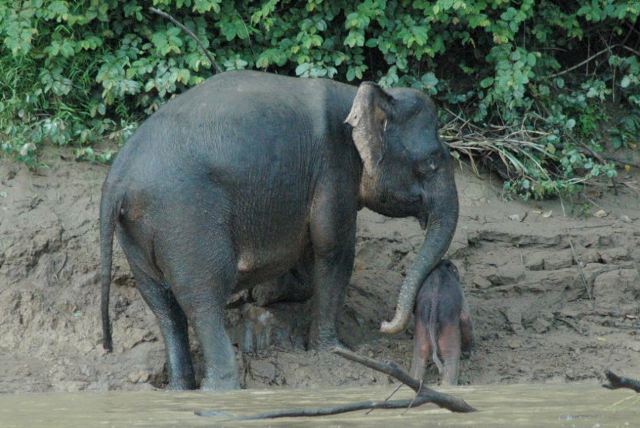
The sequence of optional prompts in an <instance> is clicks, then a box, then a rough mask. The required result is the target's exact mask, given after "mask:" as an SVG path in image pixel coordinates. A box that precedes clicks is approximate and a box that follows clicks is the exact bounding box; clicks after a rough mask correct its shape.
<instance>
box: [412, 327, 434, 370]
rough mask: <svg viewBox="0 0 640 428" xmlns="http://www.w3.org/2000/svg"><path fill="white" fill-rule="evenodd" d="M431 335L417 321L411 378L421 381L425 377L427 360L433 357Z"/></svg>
mask: <svg viewBox="0 0 640 428" xmlns="http://www.w3.org/2000/svg"><path fill="white" fill-rule="evenodd" d="M429 334H430V332H429V331H428V330H427V328H426V327H425V325H424V324H423V323H422V322H420V321H419V320H418V321H416V327H415V332H414V340H413V361H412V362H411V376H412V377H413V378H414V379H418V380H421V379H422V377H423V376H424V369H425V366H426V364H427V359H428V358H429V356H430V355H431V341H430V339H429Z"/></svg>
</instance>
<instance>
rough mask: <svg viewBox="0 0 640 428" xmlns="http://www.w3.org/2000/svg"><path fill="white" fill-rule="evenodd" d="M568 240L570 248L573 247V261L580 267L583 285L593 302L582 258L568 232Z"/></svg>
mask: <svg viewBox="0 0 640 428" xmlns="http://www.w3.org/2000/svg"><path fill="white" fill-rule="evenodd" d="M567 239H568V240H569V246H570V247H571V254H573V260H575V261H576V266H578V272H580V278H581V279H582V285H584V289H585V290H586V291H587V297H589V300H593V297H592V296H591V290H590V289H589V284H588V283H587V277H586V276H585V275H584V271H583V270H582V260H580V257H578V254H576V249H575V248H574V247H573V242H572V241H571V238H570V237H569V233H568V232H567Z"/></svg>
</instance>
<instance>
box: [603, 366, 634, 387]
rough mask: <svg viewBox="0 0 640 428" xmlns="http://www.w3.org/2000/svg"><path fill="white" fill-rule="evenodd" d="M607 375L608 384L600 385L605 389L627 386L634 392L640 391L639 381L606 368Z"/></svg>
mask: <svg viewBox="0 0 640 428" xmlns="http://www.w3.org/2000/svg"><path fill="white" fill-rule="evenodd" d="M605 375H606V376H607V380H608V381H609V383H608V384H604V385H602V386H603V387H605V388H607V389H620V388H628V389H632V390H634V391H635V392H640V381H639V380H635V379H630V378H628V377H622V376H618V375H617V374H615V373H614V372H612V371H611V370H607V371H606V372H605Z"/></svg>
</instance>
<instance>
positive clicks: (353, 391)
mask: <svg viewBox="0 0 640 428" xmlns="http://www.w3.org/2000/svg"><path fill="white" fill-rule="evenodd" d="M392 390H393V388H392V387H391V386H388V387H384V388H383V387H366V388H343V389H307V390H294V389H270V390H243V391H237V392H231V393H226V394H220V393H204V392H180V393H176V392H165V391H147V392H105V393H90V392H80V393H43V394H18V395H10V394H5V395H0V427H2V428H9V427H50V428H53V427H65V428H75V427H78V428H80V427H83V428H84V427H94V426H95V427H122V426H135V427H181V428H184V427H190V426H194V427H196V426H304V427H313V426H330V427H343V426H344V427H353V426H367V427H370V426H376V427H377V426H379V427H402V428H404V427H412V426H416V427H417V426H420V427H423V426H481V427H516V426H518V427H521V426H522V427H524V426H528V427H541V426H545V427H547V426H562V427H573V426H576V427H627V426H628V427H640V394H636V393H635V392H633V391H631V390H616V391H609V390H606V389H604V388H602V387H600V386H599V385H595V384H568V385H540V384H538V385H536V384H527V385H481V386H467V387H458V388H449V389H445V388H442V389H441V390H442V391H443V392H450V393H453V394H455V395H457V396H459V397H461V398H464V399H465V400H466V401H467V402H468V403H469V404H471V405H472V406H474V407H476V408H477V409H478V410H479V411H478V412H475V413H469V414H454V413H450V412H448V411H446V410H441V409H438V408H437V407H435V406H434V405H432V404H425V405H423V406H421V407H419V408H415V409H410V410H408V411H405V410H374V411H373V412H372V413H370V414H368V415H366V414H365V411H357V412H352V413H346V414H342V415H335V416H323V417H315V418H287V419H273V420H268V421H232V420H230V418H232V417H234V416H243V415H244V416H246V415H250V414H253V413H256V412H263V411H268V410H275V409H286V408H293V407H304V406H312V407H313V406H327V405H337V404H342V403H348V402H352V401H363V400H372V399H373V400H381V399H384V398H385V397H386V396H387V395H388V394H389V393H390V392H391V391H392ZM410 397H411V391H410V390H409V389H408V388H406V387H405V388H402V389H401V390H400V392H398V394H396V396H395V397H394V399H395V398H410ZM203 410H216V411H218V412H221V413H222V414H221V415H219V416H214V417H202V416H197V415H196V414H195V413H194V412H195V411H203Z"/></svg>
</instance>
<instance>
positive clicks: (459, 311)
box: [411, 260, 474, 385]
mask: <svg viewBox="0 0 640 428" xmlns="http://www.w3.org/2000/svg"><path fill="white" fill-rule="evenodd" d="M415 323H416V324H415V332H414V344H413V362H412V364H411V375H412V376H413V377H414V378H416V379H422V376H424V370H425V366H426V363H427V360H428V359H429V357H431V358H432V359H433V362H434V363H435V364H436V366H437V367H438V371H439V372H440V376H441V377H442V383H443V384H445V385H457V384H458V372H459V364H460V354H461V352H469V351H470V350H471V348H472V347H473V342H474V339H473V324H472V322H471V317H470V314H469V307H468V306H467V302H466V300H465V298H464V292H463V291H462V287H461V286H460V277H459V275H458V269H456V267H455V265H454V264H453V263H451V262H450V261H449V260H442V261H441V262H440V263H439V264H438V265H437V266H436V267H435V268H434V269H433V270H432V271H431V273H430V274H429V276H428V277H427V279H426V280H425V282H424V284H423V285H422V287H420V291H418V296H417V298H416V307H415ZM440 357H442V359H443V360H444V364H443V363H442V361H441V360H440Z"/></svg>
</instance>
